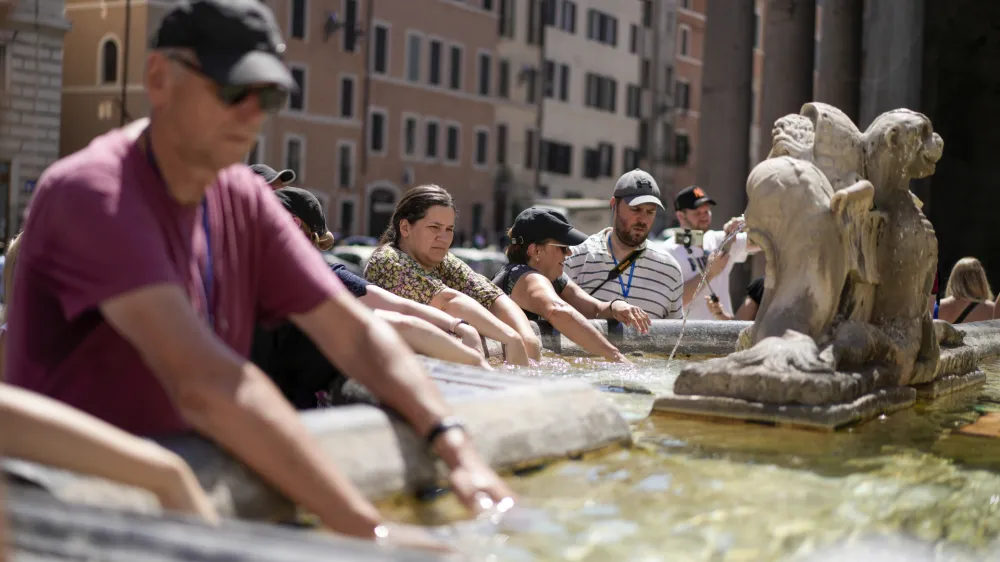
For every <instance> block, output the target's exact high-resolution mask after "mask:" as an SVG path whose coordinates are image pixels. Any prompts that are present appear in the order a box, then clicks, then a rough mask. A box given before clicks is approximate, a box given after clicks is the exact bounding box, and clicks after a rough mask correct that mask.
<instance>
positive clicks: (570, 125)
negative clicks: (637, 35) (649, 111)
mask: <svg viewBox="0 0 1000 562" xmlns="http://www.w3.org/2000/svg"><path fill="white" fill-rule="evenodd" d="M572 4H574V5H575V6H576V18H575V32H573V33H570V32H568V31H565V30H564V29H563V28H562V27H561V24H562V22H563V21H564V20H563V19H562V18H563V11H564V10H565V7H566V5H567V3H566V2H557V3H556V5H557V6H558V9H557V13H556V15H555V21H556V24H557V25H556V26H555V27H549V28H548V29H547V36H546V45H545V47H544V51H543V52H544V58H545V59H547V60H552V61H554V62H555V63H556V66H557V68H558V67H559V65H567V66H568V67H569V87H568V99H567V100H565V101H563V100H561V99H559V93H560V92H559V91H560V78H561V76H560V73H559V71H558V70H557V72H556V76H555V78H556V80H555V85H554V86H553V88H554V90H555V95H554V96H553V97H550V98H547V99H546V101H545V107H544V109H543V127H542V137H543V138H544V139H546V140H548V141H555V142H559V143H564V144H566V145H569V146H571V147H572V151H571V153H572V162H571V166H570V169H569V173H568V174H562V173H553V172H551V171H546V172H544V173H543V174H542V182H541V183H542V185H543V186H545V187H547V191H548V195H549V196H550V197H553V198H563V197H598V198H610V197H611V192H612V188H613V185H614V183H615V181H616V180H617V178H618V176H619V175H621V174H622V172H623V170H624V168H625V156H624V155H625V150H626V149H630V150H637V149H638V146H639V138H638V136H639V132H638V131H639V120H638V119H637V118H633V117H629V116H628V115H627V114H626V107H627V103H628V102H627V91H628V90H627V87H628V85H635V86H638V85H639V82H640V75H639V70H640V57H639V55H638V51H639V50H638V49H637V52H631V49H630V31H629V30H630V26H632V25H635V26H636V27H637V28H641V23H642V13H641V12H642V4H641V3H640V2H624V1H622V0H577V1H576V2H573V3H572ZM591 10H596V11H598V12H600V13H601V14H604V15H607V16H610V17H613V18H616V20H617V26H616V36H617V41H616V43H617V44H616V45H610V44H607V43H603V42H599V41H596V40H593V39H589V38H588V25H589V23H590V21H589V20H590V16H589V15H588V14H589V12H590V11H591ZM598 25H600V24H598ZM588 73H592V74H595V75H600V76H602V77H606V78H610V79H613V80H614V81H615V96H614V98H615V104H614V111H613V112H611V111H605V110H602V109H597V108H594V107H588V106H587V105H586V95H587V85H586V83H587V75H588ZM601 143H606V144H609V145H610V146H611V147H612V150H611V154H610V159H609V162H608V164H609V165H602V166H600V168H601V170H600V172H599V173H598V177H596V178H590V177H586V176H585V167H586V166H585V154H586V150H587V149H593V150H597V149H598V148H599V145H600V144H601ZM543 169H544V168H543Z"/></svg>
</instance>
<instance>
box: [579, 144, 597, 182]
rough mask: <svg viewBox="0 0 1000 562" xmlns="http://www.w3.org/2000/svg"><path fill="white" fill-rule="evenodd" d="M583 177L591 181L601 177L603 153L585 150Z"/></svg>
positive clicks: (590, 149) (591, 149) (589, 149)
mask: <svg viewBox="0 0 1000 562" xmlns="http://www.w3.org/2000/svg"><path fill="white" fill-rule="evenodd" d="M583 177H585V178H587V179H590V180H592V179H597V178H599V177H601V152H600V151H599V150H595V149H593V148H584V149H583Z"/></svg>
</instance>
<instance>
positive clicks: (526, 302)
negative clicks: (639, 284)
mask: <svg viewBox="0 0 1000 562" xmlns="http://www.w3.org/2000/svg"><path fill="white" fill-rule="evenodd" d="M507 236H508V237H509V238H510V240H511V244H510V245H509V246H507V249H506V254H507V259H508V261H509V263H508V264H507V265H505V266H504V267H503V269H501V270H500V272H499V273H498V274H497V275H496V277H495V278H494V279H493V282H494V283H496V285H497V286H498V287H500V288H501V289H503V292H504V293H506V294H507V295H508V296H510V298H512V299H513V300H514V302H515V303H517V305H518V306H520V307H521V308H522V309H523V310H524V311H525V313H526V314H527V315H528V318H529V319H531V320H538V319H539V318H541V319H544V320H545V321H546V322H548V323H549V324H552V327H553V328H555V329H556V330H559V332H560V333H562V334H564V335H565V336H566V337H567V338H569V339H571V340H572V341H574V342H576V343H577V345H579V346H580V347H581V348H583V349H584V350H586V351H588V352H590V353H593V354H594V355H599V356H601V357H604V358H605V359H609V360H611V361H618V362H622V363H629V361H628V359H626V358H625V356H624V355H622V353H621V352H620V351H618V348H616V347H615V346H613V345H611V343H610V342H609V341H608V340H607V338H605V337H604V336H603V335H601V333H600V332H599V331H597V329H596V328H594V326H593V324H591V323H590V322H588V321H587V319H588V318H613V319H615V320H618V321H619V322H622V323H624V324H626V325H629V326H632V327H633V328H635V329H637V330H639V331H642V332H645V331H647V330H648V329H649V316H648V315H647V314H646V313H645V312H644V311H643V310H642V309H641V308H638V307H635V306H632V305H630V304H628V303H627V302H625V301H624V300H623V299H615V300H613V301H611V302H602V301H599V300H597V299H595V298H594V297H592V296H590V295H588V294H587V293H586V292H585V291H584V290H583V289H581V288H580V287H579V286H578V285H577V284H576V283H574V282H573V281H571V280H570V279H569V277H567V276H566V274H565V273H563V262H564V261H565V260H566V256H568V255H569V253H570V248H571V247H573V246H577V245H579V244H583V243H584V242H585V241H586V240H587V235H586V234H584V233H582V232H580V231H579V230H576V229H575V228H573V226H572V225H571V224H570V223H569V221H567V220H566V217H564V216H563V215H562V213H559V212H557V211H554V210H550V209H545V208H538V207H535V208H530V209H525V210H524V211H522V212H521V214H519V215H518V216H517V218H516V219H515V220H514V226H512V227H511V228H510V230H509V231H508V232H507Z"/></svg>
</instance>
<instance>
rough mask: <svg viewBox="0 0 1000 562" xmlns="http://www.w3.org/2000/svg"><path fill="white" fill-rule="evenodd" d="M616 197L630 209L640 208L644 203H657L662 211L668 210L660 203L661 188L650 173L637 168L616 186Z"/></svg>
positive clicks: (626, 174)
mask: <svg viewBox="0 0 1000 562" xmlns="http://www.w3.org/2000/svg"><path fill="white" fill-rule="evenodd" d="M614 197H619V198H621V199H622V200H623V201H625V204H626V205H628V206H629V207H638V206H639V205H642V204H644V203H655V204H656V205H658V206H659V207H660V208H661V209H666V208H665V207H664V206H663V202H662V201H660V187H659V186H657V185H656V180H654V179H653V176H651V175H649V173H647V172H644V171H642V170H640V169H639V168H636V169H634V170H632V171H631V172H626V173H625V174H622V177H620V178H618V183H616V184H615V193H614Z"/></svg>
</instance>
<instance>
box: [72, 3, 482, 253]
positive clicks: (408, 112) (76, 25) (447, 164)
mask: <svg viewBox="0 0 1000 562" xmlns="http://www.w3.org/2000/svg"><path fill="white" fill-rule="evenodd" d="M267 3H268V5H269V6H270V7H271V8H272V10H273V11H274V14H275V16H276V19H277V21H278V23H279V24H280V25H281V27H282V31H283V35H284V38H285V41H286V43H287V51H286V53H285V55H286V61H287V62H288V64H289V66H290V67H291V69H292V73H293V76H294V77H295V79H296V81H297V82H298V83H299V87H300V91H299V93H297V94H295V95H292V96H290V98H289V101H288V106H287V107H286V108H285V109H283V110H282V111H281V112H279V113H278V115H276V116H274V117H272V118H271V119H269V120H268V121H267V122H266V123H265V124H264V127H263V130H262V131H261V135H260V138H259V140H258V143H257V145H256V146H255V147H254V148H253V149H252V150H251V152H250V154H249V155H248V156H247V161H248V163H257V162H262V163H266V164H268V165H270V166H272V167H274V168H290V169H293V170H295V172H296V175H297V176H298V179H297V180H296V183H297V185H298V186H300V187H303V188H306V189H309V190H310V191H312V192H313V193H315V194H316V195H317V197H318V198H319V199H320V200H321V202H322V203H323V204H324V206H325V208H326V211H327V223H328V226H329V227H330V229H331V230H333V231H335V232H338V233H340V234H341V235H342V236H350V235H368V236H378V235H379V234H381V233H382V231H383V230H384V228H385V226H386V224H387V223H388V221H389V218H390V216H391V214H392V210H393V208H394V207H395V205H396V202H397V201H398V200H399V198H400V197H401V196H402V194H403V192H405V191H406V189H408V188H409V187H413V186H415V185H419V184H422V183H437V184H440V185H441V186H443V187H445V188H447V189H448V190H449V191H451V192H452V194H454V195H455V198H456V200H457V202H458V204H459V210H460V219H459V221H460V222H459V225H458V228H457V229H456V230H457V231H458V232H459V233H460V234H461V235H466V236H471V234H472V233H473V232H475V231H476V230H477V229H483V228H486V217H487V216H488V215H489V213H490V212H491V209H492V200H493V192H494V189H493V174H492V166H493V165H494V163H495V157H494V155H495V149H494V144H493V143H494V142H495V140H494V137H495V134H494V131H493V128H494V117H495V116H494V105H493V102H494V97H493V92H494V88H495V87H496V82H495V80H496V79H495V76H494V75H495V71H494V66H495V64H494V59H495V51H496V43H497V41H496V39H497V25H498V24H497V22H498V18H497V15H496V10H495V4H496V2H495V0H468V1H461V0H407V1H406V2H397V1H393V0H268V1H267ZM170 6H171V2H170V0H131V1H130V2H128V4H126V2H124V1H123V0H107V1H104V2H101V3H96V2H91V1H89V0H69V4H68V5H67V14H68V15H69V17H70V18H71V19H72V21H73V29H72V31H71V32H70V33H69V34H68V35H67V61H66V62H67V68H68V71H67V73H66V75H65V78H66V79H65V84H64V87H63V102H64V105H65V107H66V109H67V110H66V111H65V112H64V115H63V120H62V124H63V130H64V131H65V135H64V138H63V142H62V144H61V152H62V153H63V154H66V153H69V152H72V151H75V150H79V149H80V148H82V147H83V146H85V145H86V144H87V143H88V142H89V141H90V139H92V138H93V137H95V136H97V135H99V134H101V133H103V132H105V131H107V130H109V129H111V128H113V127H116V126H119V124H120V123H122V122H126V121H128V120H131V119H134V118H138V117H142V116H145V115H147V114H148V111H149V108H148V105H147V104H146V102H145V99H144V96H143V88H142V82H141V81H142V69H143V61H144V60H145V52H146V46H147V45H148V44H149V40H150V38H151V36H152V34H153V33H154V32H155V30H156V28H157V26H158V24H159V22H160V20H161V19H162V18H163V15H164V14H165V13H166V11H167V10H168V9H169V8H170ZM126 20H128V21H129V26H128V33H127V34H126V33H125V28H126V26H125V22H126ZM126 35H127V39H126ZM123 108H124V110H125V113H124V114H123V113H122V109H123Z"/></svg>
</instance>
